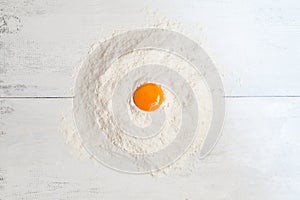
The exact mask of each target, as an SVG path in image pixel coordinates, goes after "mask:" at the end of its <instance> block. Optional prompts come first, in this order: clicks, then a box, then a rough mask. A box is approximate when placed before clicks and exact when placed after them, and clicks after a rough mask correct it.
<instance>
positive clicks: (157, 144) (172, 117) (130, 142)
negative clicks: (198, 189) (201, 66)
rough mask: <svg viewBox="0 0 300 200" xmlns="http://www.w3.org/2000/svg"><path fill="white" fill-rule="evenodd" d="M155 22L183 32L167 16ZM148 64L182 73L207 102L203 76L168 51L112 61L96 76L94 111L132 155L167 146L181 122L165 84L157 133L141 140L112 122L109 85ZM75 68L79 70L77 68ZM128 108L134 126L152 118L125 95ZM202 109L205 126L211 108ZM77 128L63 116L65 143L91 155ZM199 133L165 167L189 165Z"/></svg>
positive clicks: (70, 118)
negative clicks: (163, 118)
mask: <svg viewBox="0 0 300 200" xmlns="http://www.w3.org/2000/svg"><path fill="white" fill-rule="evenodd" d="M154 21H155V20H154ZM156 21H157V19H156ZM158 21H159V22H157V23H156V25H154V27H157V28H169V29H171V30H174V31H177V32H181V33H182V32H184V31H183V28H182V27H181V26H180V25H179V24H178V23H171V22H170V20H166V19H162V20H161V19H160V20H158ZM151 23H152V22H151ZM151 23H150V24H151ZM154 24H155V23H154ZM152 27H153V25H152ZM179 29H180V30H179ZM141 58H142V59H141ZM99 59H101V57H99ZM149 63H151V64H156V63H158V64H163V65H165V66H168V67H170V68H172V69H173V70H175V71H178V72H179V73H180V75H182V76H183V77H184V78H185V80H187V81H188V83H189V85H190V86H191V87H192V89H193V91H194V93H195V95H196V98H197V99H201V101H203V102H205V103H206V105H207V104H210V97H209V96H205V95H204V96H203V93H201V91H203V90H204V89H205V85H203V77H201V76H199V74H198V73H197V72H195V70H194V69H193V67H191V66H190V65H189V64H188V63H186V62H185V61H184V60H182V59H180V58H179V57H177V56H174V55H172V54H169V53H167V52H160V53H159V54H158V53H157V51H156V50H147V51H134V52H132V53H130V54H127V55H125V56H123V57H121V58H120V59H118V60H117V61H116V62H114V63H113V64H112V66H111V67H110V68H109V69H108V70H107V71H106V72H105V73H104V74H103V76H101V77H99V81H100V82H101V84H98V87H97V89H96V91H95V92H96V94H97V95H98V97H99V98H97V99H95V103H96V105H97V110H96V111H95V113H96V117H97V121H98V124H99V126H100V127H102V128H103V130H105V131H106V132H107V133H110V132H114V133H115V134H107V135H106V136H107V138H108V139H109V140H110V141H111V142H112V143H113V144H115V145H116V146H118V147H119V148H121V149H123V150H124V151H127V152H129V153H132V154H133V155H134V154H143V153H146V154H147V153H152V152H157V151H159V150H160V149H163V148H164V147H166V146H167V145H168V144H170V143H171V142H172V141H173V139H174V138H175V137H176V133H177V131H178V129H179V127H180V123H181V120H182V119H181V105H180V102H178V100H177V98H176V94H173V93H172V91H171V90H170V89H169V88H168V87H164V86H163V91H164V95H165V102H164V104H163V105H162V109H163V110H164V112H165V114H166V123H165V124H164V127H163V129H162V131H161V132H160V134H157V135H155V136H154V137H150V138H147V139H144V140H140V139H136V138H135V137H132V136H130V135H128V134H124V132H123V131H122V130H121V129H120V128H119V127H118V126H116V125H115V124H114V123H113V115H112V114H111V113H112V107H111V98H112V92H111V91H110V90H109V88H111V87H112V85H115V84H116V83H117V82H118V81H119V80H120V79H121V78H122V76H123V75H124V74H126V73H127V72H129V71H130V70H132V69H134V68H137V67H139V66H141V65H143V64H149ZM76 70H77V71H78V69H76ZM142 83H143V82H141V81H137V82H136V83H135V85H134V87H135V88H136V87H138V86H139V85H140V84H142ZM100 97H101V98H100ZM200 109H201V108H200ZM127 110H128V114H129V116H130V119H131V121H132V122H134V124H135V125H137V126H139V127H147V126H149V124H151V122H152V119H151V117H150V116H149V114H147V113H145V112H142V111H140V110H139V109H137V108H136V107H135V105H134V104H133V102H132V100H131V99H130V98H128V108H127ZM199 112H200V111H199ZM201 112H202V113H204V114H205V115H206V116H207V117H206V119H203V120H199V123H202V126H203V124H207V126H209V120H210V119H211V110H210V108H202V110H201ZM206 128H207V127H206ZM76 131H77V130H76V126H75V124H74V119H73V116H72V115H68V116H66V117H65V118H64V135H65V137H66V141H67V144H68V145H70V146H72V147H73V149H74V150H75V151H74V152H75V153H77V155H79V157H91V156H88V155H87V154H86V151H85V150H84V149H83V146H82V144H81V142H80V139H79V137H78V135H77V133H76ZM198 132H199V134H198V135H197V137H196V138H195V141H194V143H193V144H192V146H191V147H190V148H189V151H188V152H186V154H185V155H184V156H183V157H181V159H180V160H179V161H177V162H176V163H175V164H174V165H171V166H170V167H169V168H168V169H170V168H173V169H176V168H177V169H179V168H181V166H182V167H183V166H184V168H186V167H188V165H187V163H184V160H185V159H188V158H189V157H190V156H194V155H196V154H197V152H198V151H199V150H200V148H201V145H202V143H203V140H204V139H205V136H206V135H205V134H206V133H205V132H201V130H198ZM74 147H75V148H74ZM91 158H92V157H91ZM168 169H166V168H165V169H163V170H161V171H160V172H155V173H153V174H152V175H154V174H155V175H158V174H161V173H162V174H164V173H165V172H166V170H168Z"/></svg>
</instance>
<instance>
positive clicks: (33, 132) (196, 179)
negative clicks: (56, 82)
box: [0, 98, 300, 200]
mask: <svg viewBox="0 0 300 200" xmlns="http://www.w3.org/2000/svg"><path fill="white" fill-rule="evenodd" d="M71 101H72V100H71V99H7V100H1V108H0V111H1V115H0V117H1V121H0V123H1V126H0V127H1V130H0V131H1V135H0V175H1V177H0V199H39V200H43V199H45V200H46V199H47V200H48V199H72V200H76V199H78V200H79V199H120V198H122V199H199V198H201V197H203V198H205V199H246V200H247V199H266V200H276V199H278V200H279V199H280V200H281V199H297V197H298V196H299V195H300V192H299V187H300V173H299V168H300V158H299V153H300V146H299V143H300V141H299V137H298V135H299V131H300V128H299V125H298V124H299V119H300V98H231V99H227V102H226V103H227V118H226V121H225V126H224V132H223V134H222V137H221V138H220V140H219V142H218V144H217V146H216V148H215V149H214V151H213V152H212V153H211V155H210V156H208V157H207V158H205V159H204V160H198V159H197V156H195V157H192V159H191V160H190V161H189V163H186V164H185V165H182V167H180V168H177V169H173V170H170V171H169V174H168V175H167V176H166V175H160V176H158V177H156V176H154V177H152V176H150V175H130V174H123V173H119V172H115V171H113V170H111V169H108V168H106V167H103V166H102V165H101V164H98V163H95V162H92V161H91V160H89V159H88V157H87V156H85V155H84V154H78V152H77V151H76V149H75V148H73V147H72V145H70V144H66V138H65V136H64V135H63V133H62V132H61V130H60V128H59V127H61V124H62V116H63V113H70V112H71Z"/></svg>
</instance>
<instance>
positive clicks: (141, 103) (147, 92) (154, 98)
mask: <svg viewBox="0 0 300 200" xmlns="http://www.w3.org/2000/svg"><path fill="white" fill-rule="evenodd" d="M133 101H134V103H135V105H136V106H137V107H138V108H139V109H141V110H143V111H148V112H150V111H154V110H156V109H157V108H158V107H159V106H160V105H161V104H162V103H163V101H164V94H163V91H162V89H161V87H160V86H159V85H157V84H154V83H145V84H143V85H141V86H139V87H138V88H137V89H136V90H135V91H134V94H133Z"/></svg>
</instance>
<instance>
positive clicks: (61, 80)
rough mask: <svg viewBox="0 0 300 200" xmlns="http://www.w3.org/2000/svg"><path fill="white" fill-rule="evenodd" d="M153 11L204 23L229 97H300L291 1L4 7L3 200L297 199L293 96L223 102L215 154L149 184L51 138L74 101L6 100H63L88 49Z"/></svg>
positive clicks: (17, 2)
mask: <svg viewBox="0 0 300 200" xmlns="http://www.w3.org/2000/svg"><path fill="white" fill-rule="evenodd" d="M149 13H150V14H149ZM155 13H158V14H155ZM156 15H160V16H165V17H166V18H169V19H174V20H175V21H178V22H179V23H181V24H184V25H185V26H187V27H200V28H201V30H199V36H198V37H201V40H202V41H204V43H203V45H204V46H206V47H207V48H209V50H210V55H211V56H212V57H213V58H214V60H215V61H216V62H217V63H218V64H219V66H220V70H221V71H222V73H223V80H224V84H225V90H226V95H246V96H249V95H250V96H253V95H254V96H264V95H300V84H299V74H300V71H299V70H300V68H299V67H298V65H299V63H300V60H299V59H300V57H299V56H298V54H299V51H300V46H299V45H298V44H299V43H300V4H299V1H297V0H287V1H286V0H279V1H271V0H264V1H259V0H256V1H240V0H223V1H218V0H212V1H204V0H200V1H198V0H192V1H183V0H176V1H175V2H174V1H168V0H163V1H151V2H150V1H137V0H132V1H114V0H113V1H108V0H105V1H98V0H87V1H79V0H77V1H74V0H63V1H56V0H54V1H48V0H46V1H42V0H32V1H25V0H2V1H0V96H1V100H0V199H1V200H6V199H12V200H13V199H42V200H43V199H45V200H48V199H72V200H73V199H120V198H122V199H199V198H204V199H264V200H265V199H270V200H271V199H272V200H274V199H280V200H281V199H293V200H294V199H298V197H299V195H300V192H299V191H300V190H299V188H300V173H299V171H300V170H299V169H300V159H299V154H300V146H299V143H300V141H299V136H298V135H299V134H298V133H299V132H300V129H299V125H298V124H299V120H300V106H299V105H300V98H230V99H227V120H226V122H225V127H224V133H223V136H222V137H221V139H220V141H219V143H218V145H217V146H216V148H215V150H214V151H213V152H212V154H211V155H210V156H209V157H207V158H206V159H205V160H203V161H200V160H197V159H195V160H191V161H190V165H191V167H188V168H186V169H185V168H183V169H178V170H174V171H172V172H171V173H170V174H169V175H168V176H164V175H162V176H161V177H156V178H153V177H151V176H147V175H143V176H135V175H128V174H122V173H118V172H115V171H112V170H110V169H107V168H105V167H103V166H101V165H99V164H97V163H93V162H91V161H90V160H89V159H88V158H86V157H85V156H84V155H83V154H76V153H74V152H76V151H75V150H74V149H72V146H70V145H67V144H66V138H65V136H64V135H63V134H62V133H61V131H60V126H61V124H62V123H61V122H62V112H63V110H65V109H71V99H43V98H42V99H15V98H13V99H5V98H7V97H17V96H23V97H24V96H27V97H32V96H72V95H73V94H72V92H70V91H69V89H70V88H71V87H72V85H73V78H72V71H73V67H74V66H75V65H76V64H77V63H79V62H80V60H81V59H82V57H84V56H85V55H86V53H87V52H88V51H89V49H90V47H91V45H92V44H94V43H96V42H99V41H101V40H103V39H104V38H106V37H108V36H109V35H110V34H111V33H112V32H113V31H120V30H121V31H122V30H128V29H132V28H136V27H144V26H145V23H146V22H147V23H148V22H149V20H150V21H151V17H153V16H156ZM196 39H197V38H196ZM3 97H5V98H3ZM187 169H192V170H187Z"/></svg>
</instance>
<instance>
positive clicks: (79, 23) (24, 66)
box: [0, 0, 300, 96]
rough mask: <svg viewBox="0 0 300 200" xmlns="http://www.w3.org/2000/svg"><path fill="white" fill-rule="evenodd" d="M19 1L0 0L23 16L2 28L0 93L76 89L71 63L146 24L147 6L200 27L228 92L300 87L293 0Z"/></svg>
mask: <svg viewBox="0 0 300 200" xmlns="http://www.w3.org/2000/svg"><path fill="white" fill-rule="evenodd" d="M19 2H20V1H18V3H14V1H4V2H2V5H1V6H2V7H3V8H2V10H1V16H2V17H3V16H15V17H17V18H18V19H19V20H20V23H21V24H20V25H19V26H20V29H19V30H15V29H16V26H17V25H16V24H15V23H11V25H10V27H11V30H15V31H14V32H13V33H7V32H5V31H4V32H2V33H0V60H1V62H0V69H1V70H0V72H1V78H0V80H1V83H0V84H1V86H0V95H1V96H45V95H50V96H51V95H54V96H70V95H72V92H71V91H70V88H72V87H73V78H72V71H73V68H74V66H75V65H76V64H78V63H79V62H80V60H81V59H82V58H83V57H84V56H85V55H87V52H88V51H89V49H90V47H91V46H92V45H93V44H94V43H96V42H99V41H102V40H103V39H104V38H106V37H108V36H109V35H111V33H112V32H113V31H114V30H130V29H134V28H137V27H139V28H141V27H145V26H147V25H146V21H147V20H149V18H151V15H150V16H149V15H147V13H146V12H145V9H148V10H150V12H156V13H159V15H161V16H164V17H165V18H167V19H174V20H176V21H178V22H180V23H182V24H185V25H187V26H189V27H200V28H201V30H202V32H201V37H205V38H206V39H205V40H206V43H207V44H208V48H209V53H210V55H211V57H212V58H213V59H214V61H215V62H216V63H217V64H218V66H219V68H220V71H221V72H222V76H223V81H224V84H225V89H226V94H227V95H295V94H297V95H300V86H299V84H298V80H299V74H300V71H299V70H300V68H299V67H298V65H299V62H300V60H299V59H300V57H299V56H298V52H299V51H300V47H299V45H298V44H299V43H300V14H299V13H300V5H299V2H298V1H296V0H288V1H286V0H284V1H283V0H279V1H275V2H274V1H271V0H264V1H259V0H256V1H251V2H248V1H239V0H225V1H196V0H193V1H188V2H186V1H181V0H177V1H176V2H174V1H152V2H148V1H136V0H135V1H122V2H119V1H106V0H105V1H104V0H102V1H96V0H88V1H71V0H63V1H41V0H35V1H30V2H28V1H21V2H22V3H19ZM1 16H0V18H1ZM8 29H9V28H8ZM0 32H1V31H0ZM199 37H200V35H199Z"/></svg>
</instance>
